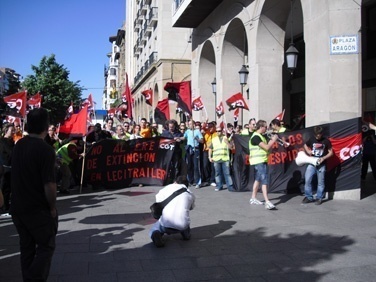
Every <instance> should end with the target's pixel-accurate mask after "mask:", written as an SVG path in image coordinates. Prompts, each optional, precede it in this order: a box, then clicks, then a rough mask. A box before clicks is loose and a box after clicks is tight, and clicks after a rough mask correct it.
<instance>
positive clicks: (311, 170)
mask: <svg viewBox="0 0 376 282" xmlns="http://www.w3.org/2000/svg"><path fill="white" fill-rule="evenodd" d="M325 172H326V166H325V165H322V166H320V167H316V166H313V165H308V166H307V170H306V172H305V186H304V194H305V196H306V197H307V198H308V199H309V200H313V195H312V179H313V176H314V175H315V174H316V175H317V193H316V199H322V198H324V190H325Z"/></svg>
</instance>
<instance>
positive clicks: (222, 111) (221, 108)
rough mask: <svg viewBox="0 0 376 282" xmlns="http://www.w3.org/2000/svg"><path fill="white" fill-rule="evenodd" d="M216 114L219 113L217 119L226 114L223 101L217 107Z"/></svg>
mask: <svg viewBox="0 0 376 282" xmlns="http://www.w3.org/2000/svg"><path fill="white" fill-rule="evenodd" d="M215 112H216V113H217V117H219V118H220V117H221V116H223V114H224V113H225V111H224V108H223V102H222V101H221V103H219V105H218V106H217V107H215Z"/></svg>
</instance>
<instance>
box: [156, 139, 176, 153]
mask: <svg viewBox="0 0 376 282" xmlns="http://www.w3.org/2000/svg"><path fill="white" fill-rule="evenodd" d="M159 148H160V149H163V150H170V151H172V150H174V149H175V141H174V140H172V139H161V140H160V141H159Z"/></svg>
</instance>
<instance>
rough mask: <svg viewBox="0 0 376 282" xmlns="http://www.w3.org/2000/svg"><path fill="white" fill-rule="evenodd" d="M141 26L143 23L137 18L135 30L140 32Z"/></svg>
mask: <svg viewBox="0 0 376 282" xmlns="http://www.w3.org/2000/svg"><path fill="white" fill-rule="evenodd" d="M140 28H141V24H140V22H139V21H137V19H136V20H135V21H134V32H139V31H140Z"/></svg>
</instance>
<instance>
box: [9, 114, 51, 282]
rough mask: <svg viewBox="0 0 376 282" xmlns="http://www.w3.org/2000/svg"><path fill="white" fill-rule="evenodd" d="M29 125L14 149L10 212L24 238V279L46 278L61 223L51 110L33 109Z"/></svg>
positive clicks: (28, 118)
mask: <svg viewBox="0 0 376 282" xmlns="http://www.w3.org/2000/svg"><path fill="white" fill-rule="evenodd" d="M27 129H28V133H29V135H28V136H26V137H24V138H22V139H20V140H19V141H18V142H17V144H16V146H15V147H14V149H13V156H12V176H11V177H12V181H11V186H12V196H11V202H12V205H11V208H10V213H11V215H12V220H13V223H14V225H15V226H16V228H17V231H18V234H19V238H20V252H21V269H22V276H23V280H24V281H46V280H47V278H48V274H49V270H50V266H51V260H52V255H53V253H54V250H55V238H56V233H57V227H58V216H57V211H56V206H55V203H56V181H55V173H54V166H55V151H54V149H53V148H52V147H51V146H50V145H48V144H47V143H46V142H45V141H44V138H45V136H46V134H47V129H48V113H47V111H46V110H45V109H42V108H38V109H34V110H32V111H31V112H29V114H28V116H27Z"/></svg>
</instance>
